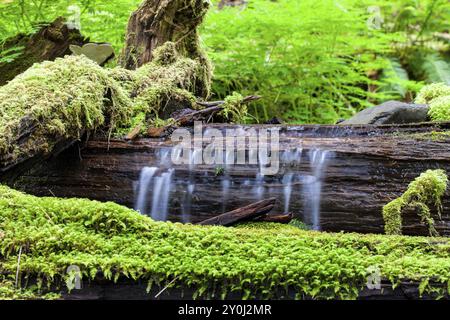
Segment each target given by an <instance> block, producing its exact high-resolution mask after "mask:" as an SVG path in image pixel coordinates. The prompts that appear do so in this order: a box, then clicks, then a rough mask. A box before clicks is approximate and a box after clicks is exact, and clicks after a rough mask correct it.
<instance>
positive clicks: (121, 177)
mask: <svg viewBox="0 0 450 320" xmlns="http://www.w3.org/2000/svg"><path fill="white" fill-rule="evenodd" d="M207 128H219V129H220V130H223V131H225V130H227V129H233V128H237V127H236V126H233V125H209V126H208V127H207ZM244 128H249V127H248V126H246V127H244ZM252 128H256V129H259V128H279V129H280V148H281V152H284V151H289V150H292V149H293V148H301V149H302V156H301V161H300V162H298V163H294V164H287V163H282V164H281V165H280V170H279V173H278V174H277V175H275V176H273V177H265V179H264V187H263V192H262V193H263V196H264V197H275V198H277V200H278V202H277V204H276V205H275V207H274V209H273V212H275V213H279V212H284V211H285V208H284V205H283V204H284V200H285V191H286V190H285V186H284V185H283V183H282V181H283V177H284V175H285V174H286V173H289V172H291V173H293V174H294V177H295V179H294V180H293V183H292V195H291V200H290V205H289V212H292V213H293V214H294V216H295V217H296V218H297V219H300V220H302V221H304V222H305V223H307V224H309V223H310V222H311V217H310V216H309V213H308V210H307V208H305V195H304V191H305V188H307V187H308V184H307V183H306V182H305V181H306V180H304V179H303V178H308V176H311V175H313V172H314V170H315V166H314V164H311V161H310V157H311V153H312V152H313V151H314V150H316V149H321V150H328V151H329V152H330V154H329V159H328V163H327V165H326V167H324V168H323V170H324V173H323V175H324V178H323V183H322V186H321V189H322V192H321V202H320V227H321V229H322V230H324V231H337V232H339V231H349V232H362V233H383V232H384V222H383V219H382V214H381V212H382V207H383V205H385V204H386V203H388V202H389V201H391V200H393V199H395V198H396V197H398V196H399V195H401V194H402V193H403V192H404V191H405V190H406V189H407V187H408V184H409V183H410V182H411V181H412V180H413V179H414V178H416V177H417V176H418V175H420V173H422V172H424V171H426V170H427V169H436V168H441V169H444V170H446V171H447V173H450V136H449V135H446V134H445V133H446V132H448V131H449V130H450V123H441V124H417V125H400V126H392V125H390V126H377V127H375V126H275V125H269V126H252ZM171 146H172V142H171V141H170V140H169V139H137V140H135V141H132V142H130V141H124V140H112V141H110V142H108V141H107V140H102V139H94V140H90V141H89V142H88V143H87V144H86V145H85V147H84V149H82V150H81V153H79V150H78V148H75V147H74V148H72V149H70V150H67V151H66V152H64V153H62V154H61V155H60V156H58V157H55V158H53V159H51V160H49V161H46V162H43V163H42V164H40V165H39V166H35V167H34V168H33V169H32V170H28V171H27V172H25V173H23V172H21V174H20V175H18V176H17V174H16V175H15V176H14V177H12V178H11V177H7V176H5V175H3V176H2V180H3V181H4V182H7V183H9V184H10V185H12V186H14V187H16V188H18V189H22V190H24V191H26V192H29V193H32V194H36V195H41V196H52V195H53V194H54V195H56V196H61V197H84V198H90V199H94V200H101V201H115V202H117V203H120V204H123V205H126V206H129V207H133V206H134V197H135V188H136V183H137V181H138V180H139V175H140V170H141V169H142V168H143V167H145V166H157V167H158V166H161V164H160V159H159V157H158V153H159V152H160V151H161V150H165V149H166V148H170V147H171ZM80 155H81V159H82V160H80ZM169 162H170V158H169V161H167V162H166V163H164V164H163V165H162V168H164V166H165V165H167V164H168V163H169ZM174 168H175V170H176V173H175V175H174V181H173V184H174V187H173V189H172V191H171V202H170V215H169V219H170V220H173V221H181V207H182V202H183V199H184V198H185V197H186V190H187V185H186V181H189V179H192V181H193V182H194V183H195V192H194V195H193V199H192V211H191V214H190V221H191V222H192V223H198V222H201V221H203V220H206V219H209V218H213V217H214V216H216V215H218V214H220V213H221V212H228V211H230V210H232V209H234V208H239V207H242V206H245V205H247V204H249V203H254V202H256V201H258V199H257V197H256V194H255V188H256V187H255V180H256V174H257V173H258V166H251V165H238V166H235V167H233V168H230V170H229V172H228V173H229V176H230V181H231V184H230V188H229V190H228V195H227V198H226V199H225V200H226V201H225V202H224V193H223V187H222V183H223V179H224V178H225V177H217V176H216V166H215V165H199V166H196V167H194V168H192V170H189V167H188V166H175V167H174ZM433 214H434V212H433ZM435 217H436V216H435ZM403 224H404V228H403V232H404V234H410V235H428V230H427V228H426V227H425V226H423V224H422V223H421V222H420V219H419V218H418V217H417V214H416V213H415V212H406V213H405V214H404V221H403ZM436 229H437V230H438V232H439V233H440V234H441V235H447V236H448V235H450V194H449V192H447V193H446V194H445V196H444V198H443V214H442V219H438V218H437V217H436Z"/></svg>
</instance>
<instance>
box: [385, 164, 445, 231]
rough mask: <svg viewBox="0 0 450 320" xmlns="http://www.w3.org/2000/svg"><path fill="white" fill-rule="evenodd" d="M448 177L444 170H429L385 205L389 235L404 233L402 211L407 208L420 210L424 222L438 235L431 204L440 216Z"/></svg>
mask: <svg viewBox="0 0 450 320" xmlns="http://www.w3.org/2000/svg"><path fill="white" fill-rule="evenodd" d="M447 184H448V178H447V175H446V174H445V172H444V171H443V170H427V171H426V172H424V173H422V174H421V175H420V176H419V177H418V178H416V179H415V180H414V181H413V182H411V183H410V184H409V186H408V189H407V190H406V191H405V193H404V194H403V195H402V196H401V197H399V198H397V199H395V200H393V201H391V202H390V203H388V204H387V205H385V206H384V207H383V219H384V222H385V231H386V234H389V235H400V234H401V233H402V212H403V211H404V210H407V209H414V210H417V211H418V214H419V216H420V218H421V221H422V223H425V224H426V225H427V226H428V230H429V232H430V234H431V235H437V232H436V229H435V228H434V219H433V218H432V216H431V210H430V206H434V207H436V209H437V212H438V215H439V217H440V214H441V210H442V204H441V198H442V196H443V195H444V193H445V190H446V189H447Z"/></svg>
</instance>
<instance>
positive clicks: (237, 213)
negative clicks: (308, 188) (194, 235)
mask: <svg viewBox="0 0 450 320" xmlns="http://www.w3.org/2000/svg"><path fill="white" fill-rule="evenodd" d="M276 201H277V199H275V198H270V199H266V200H262V201H258V202H256V203H252V204H250V205H248V206H245V207H242V208H238V209H236V210H233V211H230V212H227V213H224V214H221V215H219V216H217V217H213V218H210V219H207V220H204V221H202V222H200V223H199V224H200V225H203V226H210V225H216V226H231V225H233V224H236V223H239V222H244V221H251V220H254V219H256V218H258V217H261V216H263V215H266V214H267V213H269V212H270V211H272V209H273V207H274V206H275V203H276Z"/></svg>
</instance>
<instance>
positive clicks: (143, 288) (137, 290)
mask: <svg viewBox="0 0 450 320" xmlns="http://www.w3.org/2000/svg"><path fill="white" fill-rule="evenodd" d="M147 282H148V281H143V280H135V281H134V280H131V279H126V278H124V277H120V278H119V279H118V281H117V282H114V281H111V280H106V279H104V278H100V277H97V278H96V279H94V280H90V281H88V280H84V281H83V284H82V289H81V290H72V291H71V292H70V293H69V292H68V291H67V289H65V290H63V292H62V298H63V299H64V300H152V299H155V296H156V294H157V293H158V291H159V288H158V287H157V286H153V288H152V289H151V290H150V292H148V291H147V289H148V283H147ZM432 285H433V287H438V286H440V284H438V283H432ZM444 286H445V284H442V287H444ZM419 287H420V282H418V281H410V280H408V279H403V280H402V281H401V282H400V283H398V284H397V286H396V287H395V289H393V288H392V284H391V282H390V281H389V280H387V279H382V282H381V289H368V288H367V287H365V288H364V289H362V290H361V291H360V292H359V296H358V300H387V299H392V300H411V299H415V300H418V299H423V300H431V299H433V300H435V299H437V294H429V293H424V294H420V290H419ZM274 295H275V296H277V299H284V300H288V299H295V297H296V293H295V292H294V291H293V290H289V291H288V292H287V293H286V292H285V291H282V292H278V293H276V292H274ZM193 297H194V289H192V288H187V287H186V288H170V290H167V291H165V292H164V293H163V294H162V295H161V296H159V297H158V299H159V300H174V299H192V298H193ZM217 297H218V296H216V298H217ZM241 298H242V297H241V296H240V295H239V294H237V293H233V292H231V293H230V294H229V295H228V296H227V299H236V300H237V299H241ZM304 298H305V299H310V297H304ZM449 298H450V296H449V295H448V294H445V295H444V296H443V297H442V298H441V299H443V300H448V299H449Z"/></svg>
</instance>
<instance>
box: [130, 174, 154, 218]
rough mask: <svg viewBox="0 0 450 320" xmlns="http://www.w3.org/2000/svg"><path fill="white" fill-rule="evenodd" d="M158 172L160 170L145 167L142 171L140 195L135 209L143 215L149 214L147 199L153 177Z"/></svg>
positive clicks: (139, 185) (139, 187)
mask: <svg viewBox="0 0 450 320" xmlns="http://www.w3.org/2000/svg"><path fill="white" fill-rule="evenodd" d="M157 171H158V168H155V167H153V168H150V167H145V168H143V169H142V170H141V176H140V178H139V184H138V195H137V198H136V203H135V206H134V209H135V210H136V211H139V212H140V213H142V214H147V204H148V203H147V197H148V194H149V191H150V190H149V186H150V184H151V182H152V179H153V176H154V175H155V174H156V172H157Z"/></svg>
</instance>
